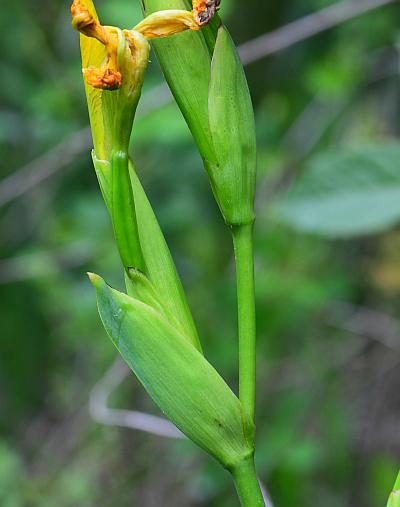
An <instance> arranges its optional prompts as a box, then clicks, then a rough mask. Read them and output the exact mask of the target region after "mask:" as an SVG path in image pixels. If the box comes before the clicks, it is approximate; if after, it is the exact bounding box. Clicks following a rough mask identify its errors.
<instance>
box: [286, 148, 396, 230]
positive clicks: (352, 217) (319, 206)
mask: <svg viewBox="0 0 400 507" xmlns="http://www.w3.org/2000/svg"><path fill="white" fill-rule="evenodd" d="M399 159H400V145H398V144H395V143H392V144H384V145H376V146H365V147H363V148H358V149H357V150H345V151H342V152H339V151H335V152H330V153H326V154H325V153H324V154H319V155H318V156H316V157H315V158H314V159H312V160H310V161H309V162H308V164H307V166H306V167H305V168H304V171H303V172H302V173H301V175H300V177H299V178H297V179H296V180H295V182H294V184H293V186H292V188H291V189H290V191H289V192H288V194H287V196H285V198H284V199H283V201H282V202H281V203H280V204H279V205H278V207H277V212H278V214H279V218H280V219H282V220H283V221H285V222H286V223H288V224H290V225H291V226H293V227H295V228H297V229H299V230H302V231H306V232H311V233H315V234H320V235H323V236H328V237H333V238H334V237H336V238H344V237H354V236H360V235H365V234H372V233H376V232H379V231H382V230H385V229H387V228H389V227H391V226H393V225H395V224H396V223H397V222H398V221H399V220H400V173H399V171H398V164H399Z"/></svg>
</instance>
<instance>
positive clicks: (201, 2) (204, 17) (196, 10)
mask: <svg viewBox="0 0 400 507" xmlns="http://www.w3.org/2000/svg"><path fill="white" fill-rule="evenodd" d="M220 3H221V0H193V15H194V18H195V20H196V22H197V24H198V25H199V26H203V25H207V24H208V23H209V22H210V21H211V20H212V19H213V17H214V16H215V14H216V12H217V10H218V9H219V6H220Z"/></svg>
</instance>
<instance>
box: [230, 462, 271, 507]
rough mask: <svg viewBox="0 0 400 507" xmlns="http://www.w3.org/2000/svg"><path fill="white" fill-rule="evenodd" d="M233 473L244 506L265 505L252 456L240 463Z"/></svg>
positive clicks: (261, 506) (260, 506) (255, 506)
mask: <svg viewBox="0 0 400 507" xmlns="http://www.w3.org/2000/svg"><path fill="white" fill-rule="evenodd" d="M232 475H233V480H234V481H235V486H236V490H237V493H238V495H239V499H240V503H241V505H242V507H265V503H264V499H263V496H262V492H261V488H260V484H259V482H258V479H257V475H256V470H255V467H254V458H253V457H252V456H251V457H250V458H248V459H246V460H244V461H242V462H241V463H239V464H238V465H237V466H236V467H235V468H234V469H233V471H232Z"/></svg>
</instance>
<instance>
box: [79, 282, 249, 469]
mask: <svg viewBox="0 0 400 507" xmlns="http://www.w3.org/2000/svg"><path fill="white" fill-rule="evenodd" d="M89 276H90V278H91V281H92V283H93V285H94V286H95V288H96V291H97V303H98V308H99V313H100V316H101V319H102V321H103V324H104V327H105V329H106V331H107V333H108V335H109V336H110V338H111V340H112V341H113V343H114V344H115V346H116V347H117V349H118V350H119V352H120V353H121V355H122V356H123V357H124V359H125V360H126V362H127V363H128V364H129V366H130V367H131V369H132V370H133V371H134V373H135V374H136V376H137V377H138V379H139V380H140V382H141V383H142V384H143V386H144V387H145V389H146V390H147V392H148V393H149V394H150V396H151V397H152V398H153V400H154V401H155V402H156V403H157V405H158V406H159V407H160V408H161V410H162V411H163V412H164V414H165V415H166V416H167V417H168V418H169V419H170V420H171V421H173V422H174V424H175V425H176V426H177V427H178V428H179V429H180V430H181V431H182V432H183V433H185V434H186V435H187V436H188V437H189V438H190V439H191V440H192V441H193V442H195V443H197V444H198V445H199V446H200V447H202V448H203V449H204V450H205V451H207V452H208V453H210V454H211V455H213V456H214V457H215V458H216V459H217V460H218V461H220V462H221V463H222V465H223V466H225V467H226V468H228V469H233V468H234V467H235V466H236V465H237V464H238V463H239V462H241V461H243V460H244V459H246V458H247V457H251V456H252V455H253V448H252V444H251V441H252V433H253V431H254V428H253V424H252V422H251V421H249V420H248V419H246V417H245V415H244V414H243V410H242V407H241V405H240V402H239V400H238V399H237V397H236V396H235V395H234V394H233V392H232V391H231V390H230V388H229V387H228V386H227V384H226V383H225V382H224V380H223V379H222V377H221V376H220V375H219V374H218V373H217V371H216V370H215V369H214V368H213V367H212V366H211V364H210V363H209V362H208V361H207V360H206V359H205V358H204V356H203V355H202V354H201V353H199V351H198V350H196V348H195V347H194V346H193V345H192V344H190V343H189V341H188V340H187V339H185V337H184V336H183V335H182V334H181V332H180V330H178V329H177V328H176V327H175V326H173V325H171V323H170V321H169V320H168V319H167V318H165V315H164V314H163V312H162V310H160V308H161V305H160V303H159V302H157V296H156V293H155V291H154V290H153V289H152V288H151V287H150V284H149V282H148V281H146V282H144V283H143V284H142V285H141V288H140V291H141V293H142V298H141V299H142V301H143V300H146V303H143V302H142V301H139V300H138V299H136V298H133V297H129V296H127V295H125V294H122V293H121V292H118V291H116V290H114V289H111V288H110V287H108V286H107V284H106V283H105V282H104V280H103V279H102V278H100V277H99V276H97V275H93V274H91V275H89ZM133 283H135V282H133ZM140 283H141V282H140ZM146 293H147V294H146Z"/></svg>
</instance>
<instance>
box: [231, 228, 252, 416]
mask: <svg viewBox="0 0 400 507" xmlns="http://www.w3.org/2000/svg"><path fill="white" fill-rule="evenodd" d="M232 234H233V245H234V249H235V260H236V279H237V300H238V328H239V399H240V401H241V403H242V406H243V409H244V410H245V411H246V413H247V415H248V416H249V417H250V418H251V420H252V421H254V412H255V398H256V312H255V294H254V253H253V224H248V225H242V226H237V227H234V228H233V229H232Z"/></svg>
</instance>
